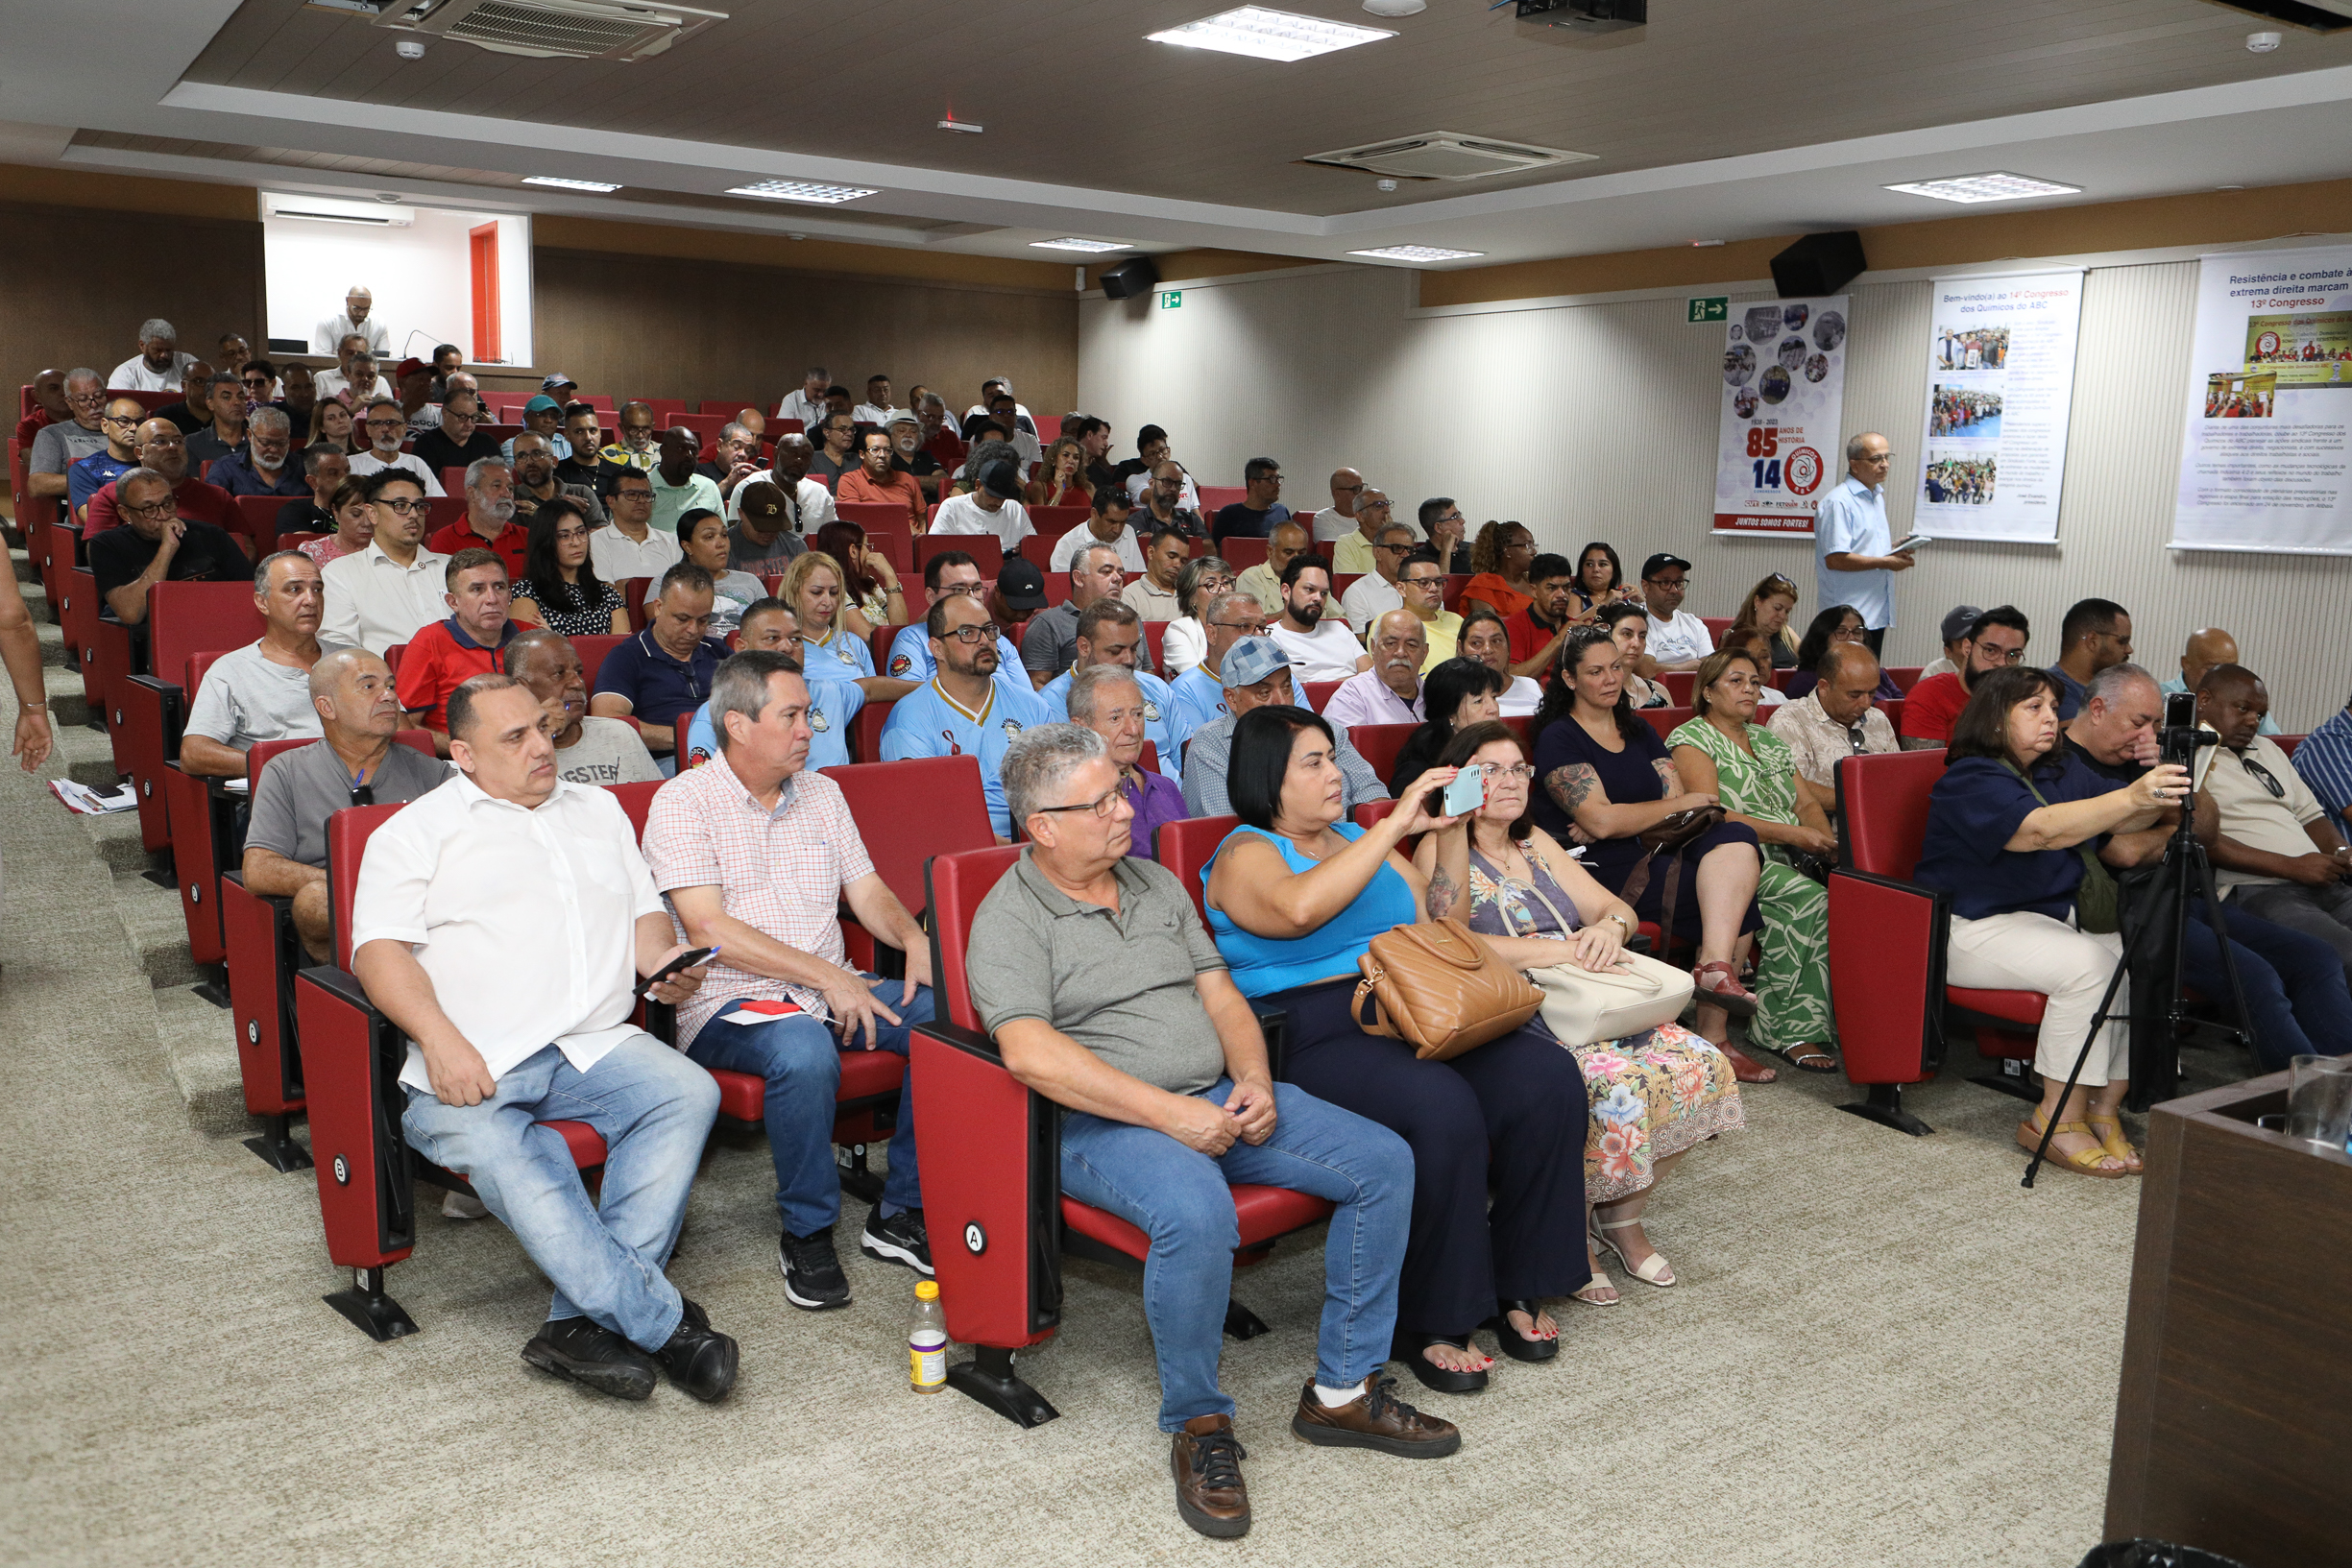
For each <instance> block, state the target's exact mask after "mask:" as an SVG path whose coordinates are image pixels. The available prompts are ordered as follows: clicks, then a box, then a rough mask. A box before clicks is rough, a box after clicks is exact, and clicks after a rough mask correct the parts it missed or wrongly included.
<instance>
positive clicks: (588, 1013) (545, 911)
mask: <svg viewBox="0 0 2352 1568" xmlns="http://www.w3.org/2000/svg"><path fill="white" fill-rule="evenodd" d="M662 912H663V905H662V895H661V894H659V893H657V892H655V891H654V887H653V873H651V872H650V871H648V870H646V869H645V860H644V856H641V855H640V854H638V852H637V832H636V830H635V829H633V828H631V827H630V826H629V815H628V813H627V812H626V811H623V810H622V809H621V808H620V802H619V801H618V800H617V799H615V798H614V797H613V795H612V793H611V792H610V791H608V790H605V789H602V788H599V787H597V786H596V785H594V784H566V783H564V782H563V781H562V780H560V779H559V780H557V781H556V784H555V793H554V794H552V795H549V796H548V797H547V798H546V800H545V801H542V802H541V803H540V804H539V805H538V806H537V807H536V808H524V807H521V806H518V805H516V804H515V803H514V802H512V801H502V800H497V799H496V798H494V797H492V796H490V795H486V794H484V793H483V792H482V791H481V789H480V788H479V787H478V786H477V785H476V784H474V782H473V780H472V779H470V778H468V777H466V776H465V775H464V774H462V773H457V774H452V775H450V777H449V783H447V784H443V785H442V786H441V787H440V788H439V789H436V790H433V791H432V792H431V793H429V794H426V795H423V796H420V797H419V798H418V799H416V800H413V801H411V802H409V803H408V805H406V806H404V807H402V808H400V811H399V812H397V813H396V814H395V815H394V816H393V817H392V819H391V820H390V821H388V822H386V823H385V824H384V825H383V826H382V827H380V828H378V829H376V832H374V833H373V834H371V835H370V836H369V838H368V850H367V854H366V855H365V856H363V857H362V858H361V860H360V862H359V887H358V891H357V893H356V894H355V895H354V897H353V899H352V952H354V953H356V952H357V951H358V950H359V949H361V948H363V947H365V946H367V945H368V944H369V943H370V942H405V943H407V944H409V946H410V947H411V949H412V950H413V951H414V952H415V953H416V957H417V962H419V963H420V964H422V965H424V973H425V974H426V975H427V976H429V977H431V978H432V982H433V994H434V996H435V998H436V1000H438V1001H439V1002H440V1003H441V1010H442V1011H443V1012H445V1013H447V1014H448V1015H449V1022H450V1023H451V1024H454V1025H457V1030H458V1032H459V1033H460V1034H463V1035H464V1036H465V1037H466V1040H467V1043H468V1044H470V1045H472V1046H473V1049H475V1050H478V1051H480V1052H481V1053H482V1065H483V1066H485V1067H487V1068H489V1069H490V1075H491V1077H492V1078H493V1079H497V1078H498V1077H500V1076H502V1075H503V1074H505V1073H508V1072H510V1071H511V1070H513V1069H514V1068H515V1067H517V1066H519V1065H520V1064H521V1063H522V1062H523V1061H525V1060H526V1059H528V1058H529V1057H531V1056H533V1055H536V1054H537V1053H538V1052H539V1050H540V1049H542V1048H543V1047H546V1046H549V1045H552V1046H554V1047H555V1049H558V1050H560V1051H562V1052H563V1053H564V1058H565V1060H567V1061H569V1062H570V1064H571V1065H572V1066H573V1067H574V1068H576V1069H577V1070H579V1071H580V1072H582V1073H585V1072H587V1071H588V1070H589V1069H590V1068H592V1067H594V1066H595V1065H596V1063H597V1061H598V1060H599V1059H601V1058H602V1057H603V1055H604V1053H605V1052H606V1051H608V1050H611V1049H613V1048H614V1047H615V1046H617V1045H618V1044H620V1043H621V1042H622V1041H623V1040H626V1039H628V1038H629V1037H630V1036H631V1035H633V1034H636V1033H637V1032H639V1031H638V1028H637V1025H634V1024H632V1023H630V1022H629V1015H630V1014H631V1013H632V1012H634V1011H635V1010H636V1007H637V995H636V993H637V922H638V920H639V919H640V918H641V917H643V916H645V915H658V914H661V913H662ZM400 1081H401V1082H402V1083H404V1084H407V1085H408V1086H409V1087H411V1088H414V1089H422V1090H424V1091H426V1092H427V1093H430V1092H431V1089H432V1079H431V1077H430V1076H429V1075H428V1074H427V1073H426V1072H425V1070H424V1051H423V1050H422V1049H419V1048H418V1047H417V1046H416V1045H415V1044H413V1043H412V1044H411V1045H410V1046H409V1048H408V1065H407V1066H405V1067H403V1068H402V1069H401V1070H400Z"/></svg>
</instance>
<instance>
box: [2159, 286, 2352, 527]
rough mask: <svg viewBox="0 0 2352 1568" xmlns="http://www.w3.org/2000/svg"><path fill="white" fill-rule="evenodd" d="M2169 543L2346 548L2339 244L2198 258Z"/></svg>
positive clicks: (2348, 448) (2347, 308)
mask: <svg viewBox="0 0 2352 1568" xmlns="http://www.w3.org/2000/svg"><path fill="white" fill-rule="evenodd" d="M2192 341H2193V343H2194V349H2193V350H2192V358H2191V361H2190V385H2189V388H2188V394H2189V397H2188V404H2189V407H2188V435H2187V437H2186V438H2185V439H2184V440H2183V441H2182V442H2181V449H2180V483H2179V489H2178V491H2177V492H2176V494H2175V495H2174V498H2173V503H2172V547H2173V548H2174V549H2189V550H2255V551H2263V552H2268V553H2274V554H2290V555H2352V483H2347V481H2346V469H2347V467H2348V466H2352V249H2344V248H2340V247H2336V248H2328V249H2313V250H2309V251H2272V252H2268V253H2262V254H2253V255H2245V254H2241V255H2220V256H2207V257H2205V258H2204V261H2203V263H2202V265H2201V266H2200V268H2199V269H2198V276H2197V293H2196V330H2195V335H2194V339H2193V340H2192Z"/></svg>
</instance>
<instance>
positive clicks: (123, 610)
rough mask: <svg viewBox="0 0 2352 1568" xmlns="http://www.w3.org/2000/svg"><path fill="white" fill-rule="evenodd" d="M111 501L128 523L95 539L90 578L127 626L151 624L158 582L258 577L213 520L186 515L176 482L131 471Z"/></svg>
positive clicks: (118, 484) (144, 471)
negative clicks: (152, 592)
mask: <svg viewBox="0 0 2352 1568" xmlns="http://www.w3.org/2000/svg"><path fill="white" fill-rule="evenodd" d="M173 433H174V434H175V435H177V434H178V432H177V431H174V432H173ZM109 500H113V501H115V502H116V504H117V505H118V506H119V507H120V510H121V512H122V516H123V521H122V523H121V525H119V526H117V527H112V528H109V529H108V530H107V531H106V532H104V533H102V534H100V535H99V536H98V537H97V538H95V539H93V540H91V541H90V544H89V554H90V575H91V576H93V577H95V578H96V579H97V581H98V592H99V594H100V595H101V596H102V597H103V598H104V599H105V600H106V604H107V608H108V609H109V610H111V611H113V612H114V617H115V618H116V619H117V620H120V621H121V622H123V623H124V624H125V625H127V626H140V625H144V624H145V623H146V620H147V591H148V590H149V589H151V588H153V587H155V586H156V585H157V584H158V583H233V582H236V581H238V580H240V579H242V578H245V577H249V576H251V575H252V574H253V569H254V568H253V565H252V563H251V562H249V561H248V560H247V559H246V556H245V552H244V551H243V550H241V549H239V548H238V547H237V542H236V541H235V540H233V539H231V538H230V536H229V535H228V534H227V533H226V532H224V531H223V530H221V529H219V528H216V527H214V526H213V525H212V524H210V523H208V522H199V521H195V520H192V519H183V518H182V517H181V516H180V508H179V505H178V503H176V502H175V501H174V500H173V499H172V482H171V481H170V480H169V479H167V478H165V477H164V476H163V475H162V474H159V473H158V472H156V471H155V470H153V469H133V470H129V471H128V472H126V473H125V474H124V475H123V476H122V477H121V478H120V479H117V480H115V481H114V492H113V495H111V496H109Z"/></svg>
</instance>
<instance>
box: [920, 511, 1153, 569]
mask: <svg viewBox="0 0 2352 1568" xmlns="http://www.w3.org/2000/svg"><path fill="white" fill-rule="evenodd" d="M1005 504H1006V506H1007V507H1010V506H1011V505H1012V503H1011V502H1010V501H1006V503H1005ZM997 516H999V517H1003V516H1004V514H1003V513H1002V512H1000V513H998V514H997ZM939 518H940V520H941V521H943V522H944V521H945V520H946V519H947V511H946V509H945V508H941V509H940V513H939ZM938 531H939V530H937V529H936V528H934V529H933V530H932V532H933V533H934V534H935V533H937V532H938ZM1097 544H1104V545H1107V546H1109V547H1110V548H1111V549H1114V550H1117V551H1118V552H1119V566H1120V568H1121V569H1122V570H1124V571H1127V572H1128V573H1129V574H1133V573H1136V572H1140V571H1142V570H1143V550H1142V549H1141V548H1140V547H1139V546H1138V545H1137V544H1136V543H1135V530H1134V529H1132V528H1122V529H1120V530H1119V537H1118V538H1117V539H1108V540H1104V539H1097V538H1095V537H1094V530H1093V529H1092V528H1089V527H1087V526H1086V525H1085V524H1084V523H1082V522H1081V523H1079V525H1078V526H1077V527H1075V528H1073V529H1071V530H1070V531H1069V532H1068V533H1066V534H1064V535H1062V536H1061V538H1059V539H1057V540H1055V542H1054V547H1053V549H1051V550H1050V551H1048V552H1047V553H1046V558H1045V569H1046V570H1048V571H1068V570H1069V569H1070V563H1071V562H1073V561H1075V560H1077V559H1078V552H1079V551H1080V550H1083V549H1088V548H1091V547H1092V546H1094V545H1097Z"/></svg>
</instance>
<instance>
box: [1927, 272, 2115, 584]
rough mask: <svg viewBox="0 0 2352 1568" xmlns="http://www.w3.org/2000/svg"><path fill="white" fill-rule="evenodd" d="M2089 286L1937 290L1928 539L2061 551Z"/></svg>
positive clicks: (1964, 284)
mask: <svg viewBox="0 0 2352 1568" xmlns="http://www.w3.org/2000/svg"><path fill="white" fill-rule="evenodd" d="M2082 277H2083V275H2082V272H2081V271H2080V269H2076V270H2073V271H2071V272H2055V273H2036V274H2033V275H2032V276H2030V277H2016V276H2010V277H1938V278H1936V279H1935V280H1934V282H1933V284H1932V285H1931V286H1932V288H1933V290H1934V309H1933V311H1932V313H1931V314H1930V316H1929V318H1928V412H1927V417H1926V418H1925V419H1924V420H1923V421H1922V422H1921V425H1920V439H1919V461H1918V463H1917V464H1916V465H1914V466H1913V470H1914V471H1913V487H1912V493H1911V494H1912V502H1913V509H1912V513H1911V526H1912V527H1913V528H1914V529H1915V530H1916V531H1918V532H1919V533H1922V534H1925V535H1927V536H1928V538H1929V539H1997V540H2001V541H2004V542H2006V543H2014V544H2055V543H2058V488H2059V485H2060V483H2061V482H2062V481H2063V480H2064V479H2065V477H2066V426H2067V419H2068V416H2069V415H2070V414H2071V413H2072V411H2073V402H2074V344H2075V341H2076V338H2077V336H2078V334H2079V329H2080V327H2081V325H2082Z"/></svg>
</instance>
